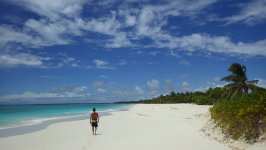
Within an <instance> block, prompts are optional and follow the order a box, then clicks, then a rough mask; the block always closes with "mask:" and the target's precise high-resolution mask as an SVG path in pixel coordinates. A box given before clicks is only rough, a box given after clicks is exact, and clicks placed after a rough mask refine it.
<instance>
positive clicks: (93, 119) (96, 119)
mask: <svg viewBox="0 0 266 150" xmlns="http://www.w3.org/2000/svg"><path fill="white" fill-rule="evenodd" d="M92 110H93V112H92V113H91V117H90V124H91V126H92V134H93V135H96V130H97V127H98V123H99V115H98V113H97V112H96V109H95V108H93V109H92Z"/></svg>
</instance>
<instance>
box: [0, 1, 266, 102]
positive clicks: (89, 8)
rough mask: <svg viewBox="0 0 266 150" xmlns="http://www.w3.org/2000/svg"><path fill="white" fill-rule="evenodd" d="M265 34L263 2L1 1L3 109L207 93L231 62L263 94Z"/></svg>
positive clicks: (0, 95)
mask: <svg viewBox="0 0 266 150" xmlns="http://www.w3.org/2000/svg"><path fill="white" fill-rule="evenodd" d="M265 26H266V1H265V0H253V1H246V0H245V1H243V0H241V1H236V0H223V1H218V0H191V1H186V0H177V1H172V0H161V1H149V0H124V1H121V0H105V1H98V0H42V1H36V0H2V1H1V2H0V34H1V36H0V89H1V90H0V103H1V104H7V103H8V104H14V103H23V104H27V103H69V102H71V103H72V102H113V101H127V100H139V99H146V98H151V97H154V96H158V95H160V94H166V93H169V92H171V91H175V92H186V91H205V90H206V89H208V88H210V87H217V86H222V85H224V84H225V83H224V82H221V81H220V79H221V78H222V77H223V76H226V75H228V74H229V72H228V71H227V68H228V67H229V66H230V64H231V63H233V62H239V63H241V64H244V65H246V66H247V69H248V70H247V74H248V78H249V79H258V80H259V86H262V87H266V81H265V80H266V71H265V66H266V28H265Z"/></svg>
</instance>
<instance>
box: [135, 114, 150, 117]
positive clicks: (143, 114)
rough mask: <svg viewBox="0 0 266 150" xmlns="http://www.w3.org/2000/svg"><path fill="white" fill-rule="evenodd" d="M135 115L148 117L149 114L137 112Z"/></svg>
mask: <svg viewBox="0 0 266 150" xmlns="http://www.w3.org/2000/svg"><path fill="white" fill-rule="evenodd" d="M137 115H139V116H144V117H150V116H149V115H145V114H139V113H137Z"/></svg>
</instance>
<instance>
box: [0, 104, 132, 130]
mask: <svg viewBox="0 0 266 150" xmlns="http://www.w3.org/2000/svg"><path fill="white" fill-rule="evenodd" d="M129 107H130V105H128V104H56V105H10V106H0V129H6V128H12V127H18V126H26V125H33V124H40V123H42V122H44V121H48V120H55V119H60V118H70V117H77V116H89V114H90V112H91V111H92V108H96V109H97V110H96V111H98V112H100V114H104V113H106V112H110V111H116V110H121V109H128V108H129Z"/></svg>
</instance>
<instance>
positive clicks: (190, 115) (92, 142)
mask: <svg viewBox="0 0 266 150" xmlns="http://www.w3.org/2000/svg"><path fill="white" fill-rule="evenodd" d="M210 107H211V106H199V105H193V104H161V105H156V104H136V105H133V106H132V107H131V108H129V110H127V111H114V112H112V115H107V116H102V117H101V116H100V122H99V127H98V130H97V135H96V136H94V135H92V131H91V126H90V124H89V118H88V119H85V120H76V121H67V122H58V123H54V124H51V125H49V126H47V127H46V128H44V129H42V130H38V131H35V132H30V133H25V134H20V135H15V136H7V137H1V138H0V149H1V150H74V149H75V150H120V149H121V150H136V149H153V150H163V149H167V150H176V149H188V150H199V149H205V150H213V149H215V150H229V149H254V150H255V149H256V150H260V149H261V150H262V149H265V147H266V144H265V142H263V143H256V144H252V145H251V144H246V143H244V142H238V143H225V142H221V141H219V140H215V139H214V138H212V137H211V135H209V136H208V135H207V134H206V132H203V131H204V130H205V128H206V123H207V122H208V120H209V119H210V115H209V112H208V109H209V108H210ZM100 115H101V114H100ZM88 116H89V114H88ZM216 136H217V135H216ZM220 136H222V135H220Z"/></svg>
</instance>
